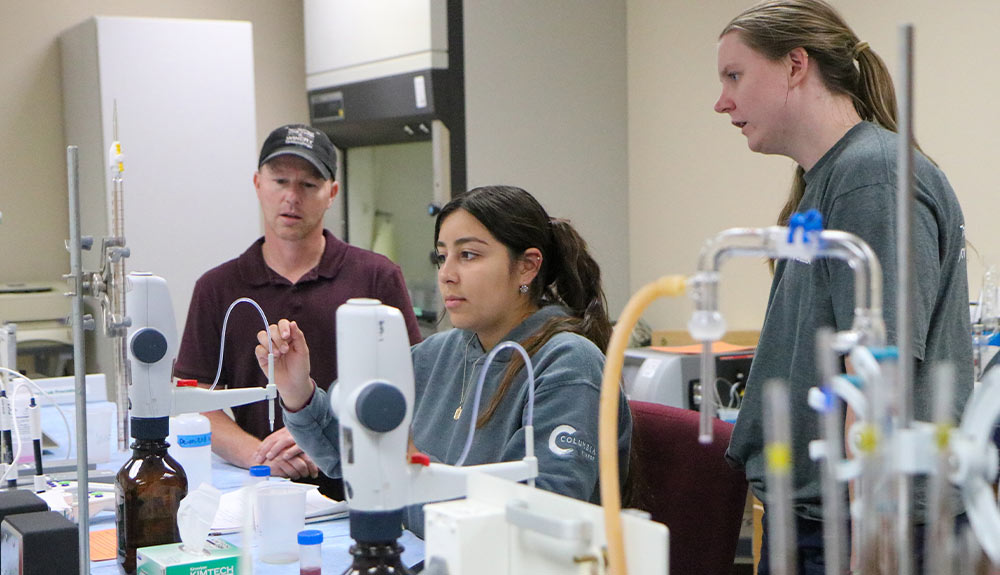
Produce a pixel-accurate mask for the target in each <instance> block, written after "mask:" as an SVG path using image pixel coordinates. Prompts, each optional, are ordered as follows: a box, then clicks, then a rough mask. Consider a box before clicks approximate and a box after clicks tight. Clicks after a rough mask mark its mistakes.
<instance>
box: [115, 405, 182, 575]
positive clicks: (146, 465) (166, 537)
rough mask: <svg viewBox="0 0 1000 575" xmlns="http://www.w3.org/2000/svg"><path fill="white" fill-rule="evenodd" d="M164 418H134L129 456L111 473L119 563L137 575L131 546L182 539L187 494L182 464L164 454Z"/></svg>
mask: <svg viewBox="0 0 1000 575" xmlns="http://www.w3.org/2000/svg"><path fill="white" fill-rule="evenodd" d="M167 425H168V424H167V419H166V418H162V421H156V420H137V419H134V418H133V420H132V437H133V438H135V443H133V444H132V457H131V458H129V460H128V461H126V462H125V465H123V466H122V468H121V469H120V470H119V471H118V475H117V476H116V477H115V503H116V505H115V525H116V527H117V528H118V564H119V566H120V567H121V569H122V570H123V571H124V572H125V573H135V569H136V564H135V550H136V549H138V548H139V547H147V546H149V545H163V544H165V543H176V542H179V541H180V539H181V538H180V531H179V530H178V528H177V508H178V507H179V506H180V504H181V499H183V498H184V497H185V496H186V495H187V485H188V480H187V475H186V474H185V473H184V468H183V467H181V466H180V464H178V463H177V461H176V460H174V458H173V457H171V456H170V454H169V453H168V452H167V447H168V446H169V444H168V443H167V442H166V441H165V439H164V438H165V437H166V434H167V433H166V432H167Z"/></svg>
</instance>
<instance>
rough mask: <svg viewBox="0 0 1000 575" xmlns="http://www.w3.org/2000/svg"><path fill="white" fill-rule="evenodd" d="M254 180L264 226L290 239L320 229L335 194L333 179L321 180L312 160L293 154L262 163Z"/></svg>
mask: <svg viewBox="0 0 1000 575" xmlns="http://www.w3.org/2000/svg"><path fill="white" fill-rule="evenodd" d="M253 184H254V188H256V189H257V199H259V200H260V209H261V211H262V212H263V213H264V226H265V227H266V230H267V231H268V232H270V233H271V234H273V235H274V236H275V237H277V238H280V239H283V240H289V241H296V240H302V239H305V238H307V237H309V236H310V235H312V234H316V233H322V229H323V214H324V213H325V212H326V210H327V208H329V207H330V204H331V203H333V198H334V197H335V196H336V195H337V183H336V182H333V181H330V180H324V179H323V177H322V176H320V175H319V172H317V171H316V168H315V167H313V165H312V164H310V163H309V162H308V161H306V160H304V159H302V158H299V157H298V156H292V155H284V156H278V157H277V158H274V159H273V160H271V161H270V162H268V163H266V164H264V165H263V166H261V168H260V171H259V172H257V173H255V174H254V177H253Z"/></svg>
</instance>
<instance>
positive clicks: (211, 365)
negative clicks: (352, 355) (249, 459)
mask: <svg viewBox="0 0 1000 575" xmlns="http://www.w3.org/2000/svg"><path fill="white" fill-rule="evenodd" d="M323 236H324V237H325V238H326V248H325V250H324V251H323V256H322V258H320V262H319V265H317V266H316V267H315V268H313V269H312V270H310V271H309V272H308V273H306V274H305V275H304V276H302V278H301V279H299V281H298V282H296V283H294V284H292V283H291V282H289V281H288V280H287V279H285V278H284V277H282V276H280V275H278V273H276V272H275V271H274V270H272V269H271V268H269V267H268V266H267V264H265V263H264V255H263V252H262V249H261V248H262V246H263V245H264V238H260V239H258V240H257V241H256V242H254V244H253V245H251V246H250V248H249V249H247V251H245V252H243V255H241V256H240V257H238V258H236V259H234V260H230V261H228V262H226V263H224V264H222V265H220V266H218V267H216V268H213V269H211V270H209V271H208V272H206V273H205V275H203V276H201V278H200V279H199V280H198V282H197V283H196V284H195V286H194V293H193V294H192V296H191V307H190V308H189V309H188V317H187V324H186V325H185V327H184V337H183V339H182V340H181V347H180V352H179V353H178V356H177V363H176V364H175V365H174V376H176V377H179V378H183V379H197V380H198V381H199V382H200V383H209V384H210V383H212V381H213V380H214V379H215V372H216V369H217V367H218V359H219V334H220V333H222V322H223V319H224V318H225V315H226V309H228V307H229V305H230V304H231V303H232V302H234V301H235V300H237V299H239V298H241V297H248V298H251V299H253V300H254V301H256V302H257V303H258V304H260V307H261V308H262V309H263V310H264V314H265V315H266V316H267V321H268V322H270V323H275V322H277V321H278V320H279V319H281V318H287V319H290V320H295V321H296V322H297V323H298V325H299V328H300V329H301V330H302V332H303V333H304V334H305V336H306V341H307V342H308V343H309V360H310V362H311V364H312V377H313V379H315V380H316V383H317V385H319V386H320V387H322V388H323V389H327V388H328V387H329V386H330V383H331V382H333V381H334V380H335V379H336V378H337V326H336V322H335V317H336V313H337V307H339V306H340V305H341V304H342V303H344V302H346V301H347V300H348V299H350V298H354V297H368V298H376V299H378V300H381V301H382V303H384V304H387V305H391V306H393V307H396V308H399V309H400V310H402V312H403V316H404V317H405V318H406V327H407V330H408V331H409V334H410V343H411V344H415V343H418V342H419V341H420V330H419V329H418V327H417V319H416V317H415V316H414V315H413V306H412V305H411V304H410V297H409V294H408V293H407V291H406V284H405V283H404V282H403V274H402V272H401V271H400V269H399V266H397V265H396V264H394V263H392V261H390V260H389V259H388V258H386V257H384V256H381V255H379V254H376V253H373V252H370V251H367V250H363V249H361V248H358V247H355V246H352V245H349V244H346V243H344V242H342V241H340V240H338V239H337V238H335V237H334V236H333V234H331V233H330V232H329V231H327V230H324V231H323ZM262 329H264V322H263V320H262V319H261V317H260V313H258V312H257V310H256V309H254V307H253V306H252V305H250V304H249V303H240V304H239V305H237V306H236V307H235V308H233V311H232V313H231V314H230V315H229V323H228V325H227V326H226V340H225V356H224V357H223V360H222V373H221V375H220V376H219V385H218V387H219V388H237V387H263V386H265V385H267V377H266V376H265V375H264V374H263V372H261V369H260V367H259V366H258V365H257V358H256V357H255V356H254V347H256V344H257V332H258V331H260V330H262ZM276 412H277V413H276V419H275V429H276V430H277V429H279V428H280V427H282V426H283V423H282V421H281V410H280V409H278V410H276ZM233 415H234V417H235V420H236V423H237V424H239V426H240V427H241V428H243V429H244V430H246V431H247V432H248V433H250V434H251V435H254V436H256V437H258V438H260V439H263V438H265V437H267V436H268V435H269V434H270V433H271V430H270V428H269V425H268V419H267V402H257V403H252V404H249V405H244V406H239V407H234V408H233Z"/></svg>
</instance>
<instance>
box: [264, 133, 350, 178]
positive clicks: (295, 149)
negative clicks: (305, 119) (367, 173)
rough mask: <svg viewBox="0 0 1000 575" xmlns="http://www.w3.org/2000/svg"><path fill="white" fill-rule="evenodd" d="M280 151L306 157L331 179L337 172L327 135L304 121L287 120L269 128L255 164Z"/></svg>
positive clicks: (335, 161)
mask: <svg viewBox="0 0 1000 575" xmlns="http://www.w3.org/2000/svg"><path fill="white" fill-rule="evenodd" d="M284 155H292V156H298V157H300V158H302V159H304V160H307V161H308V162H309V163H310V164H312V165H313V166H315V167H316V169H317V170H319V173H320V175H321V176H323V179H325V180H332V179H333V178H334V175H335V174H336V173H337V153H336V152H335V151H334V149H333V143H332V142H331V141H330V138H328V137H327V135H326V134H324V133H323V132H320V131H319V130H316V129H314V128H310V127H309V126H306V125H305V124H289V125H287V126H282V127H280V128H277V129H275V130H274V131H273V132H271V134H270V135H269V136H268V137H267V139H266V140H264V145H263V146H261V148H260V161H259V162H257V168H258V169H260V168H261V167H262V166H263V165H264V164H266V163H268V162H270V161H271V160H273V159H274V158H276V157H278V156H284Z"/></svg>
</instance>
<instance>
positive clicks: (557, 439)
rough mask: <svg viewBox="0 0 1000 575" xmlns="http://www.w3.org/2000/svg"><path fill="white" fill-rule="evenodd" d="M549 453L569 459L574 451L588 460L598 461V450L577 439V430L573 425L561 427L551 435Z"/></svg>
mask: <svg viewBox="0 0 1000 575" xmlns="http://www.w3.org/2000/svg"><path fill="white" fill-rule="evenodd" d="M549 451H551V452H552V453H553V454H554V455H557V456H559V457H567V456H569V455H570V454H571V453H573V452H574V451H576V452H578V453H579V454H580V455H583V456H584V457H586V458H587V459H589V460H591V461H594V460H595V459H597V450H596V449H594V446H593V445H591V444H590V443H587V442H586V441H584V440H582V439H580V438H579V437H576V428H575V427H573V426H572V425H560V426H558V427H556V428H555V429H553V430H552V433H551V434H550V435H549Z"/></svg>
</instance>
